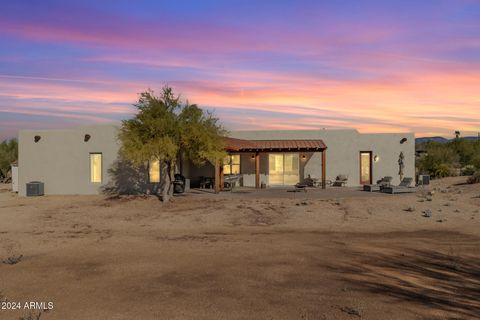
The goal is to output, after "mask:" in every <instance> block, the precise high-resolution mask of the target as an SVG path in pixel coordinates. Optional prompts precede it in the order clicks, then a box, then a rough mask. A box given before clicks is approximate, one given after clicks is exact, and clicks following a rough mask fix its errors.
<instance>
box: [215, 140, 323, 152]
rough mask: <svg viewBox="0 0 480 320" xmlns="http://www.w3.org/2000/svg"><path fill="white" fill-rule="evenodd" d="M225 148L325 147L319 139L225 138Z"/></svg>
mask: <svg viewBox="0 0 480 320" xmlns="http://www.w3.org/2000/svg"><path fill="white" fill-rule="evenodd" d="M224 142H225V150H226V151H229V152H265V151H273V152H282V151H322V150H325V149H327V146H326V145H325V143H324V142H323V141H322V140H320V139H308V140H305V139H303V140H244V139H235V138H228V137H227V138H225V140H224Z"/></svg>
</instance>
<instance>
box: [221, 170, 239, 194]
mask: <svg viewBox="0 0 480 320" xmlns="http://www.w3.org/2000/svg"><path fill="white" fill-rule="evenodd" d="M241 177H242V176H241V175H240V174H230V175H226V176H225V177H224V182H223V188H224V190H230V191H233V188H235V187H236V185H237V182H239V181H240V178H241Z"/></svg>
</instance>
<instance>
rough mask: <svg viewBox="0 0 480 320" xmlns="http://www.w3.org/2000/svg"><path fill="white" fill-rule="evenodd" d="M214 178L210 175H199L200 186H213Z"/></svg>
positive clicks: (205, 187)
mask: <svg viewBox="0 0 480 320" xmlns="http://www.w3.org/2000/svg"><path fill="white" fill-rule="evenodd" d="M214 182H215V179H214V178H211V177H200V188H201V189H207V188H208V189H211V188H213V186H214Z"/></svg>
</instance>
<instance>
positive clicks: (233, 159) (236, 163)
mask: <svg viewBox="0 0 480 320" xmlns="http://www.w3.org/2000/svg"><path fill="white" fill-rule="evenodd" d="M223 173H224V174H239V173H240V155H239V154H229V155H228V156H227V157H226V158H225V159H224V160H223Z"/></svg>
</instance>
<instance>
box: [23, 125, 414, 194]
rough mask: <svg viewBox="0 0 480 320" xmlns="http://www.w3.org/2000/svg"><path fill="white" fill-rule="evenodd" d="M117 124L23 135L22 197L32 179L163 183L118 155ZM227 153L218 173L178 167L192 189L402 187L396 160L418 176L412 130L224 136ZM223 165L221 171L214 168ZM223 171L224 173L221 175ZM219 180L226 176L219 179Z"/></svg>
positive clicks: (56, 187)
mask: <svg viewBox="0 0 480 320" xmlns="http://www.w3.org/2000/svg"><path fill="white" fill-rule="evenodd" d="M117 130H118V125H115V124H111V125H94V126H84V127H79V128H74V129H65V130H22V131H20V132H19V161H18V175H19V181H18V184H19V195H21V196H25V195H26V185H27V183H28V182H31V181H41V182H43V183H44V192H45V194H47V195H53V194H97V193H100V192H103V191H105V190H106V189H108V188H109V186H112V185H117V187H118V184H119V183H121V184H122V185H123V186H122V187H121V188H119V190H123V191H126V192H128V191H129V190H130V189H137V190H141V189H144V190H149V191H154V189H155V185H158V183H161V181H160V180H161V178H160V171H161V170H160V168H159V165H158V163H157V164H155V163H152V164H150V165H149V167H146V168H131V167H128V166H127V165H125V163H123V162H122V160H121V159H120V158H119V148H120V146H119V142H118V140H117ZM226 151H227V152H228V154H229V156H228V158H227V159H226V161H225V162H224V165H223V166H221V167H220V170H219V171H220V173H218V172H216V170H215V165H213V164H210V163H206V164H205V165H204V166H201V167H195V166H194V165H192V164H191V163H190V162H188V161H182V163H181V164H180V165H179V166H178V167H179V169H180V170H181V173H182V174H183V175H184V176H185V177H186V178H187V179H189V183H190V185H191V186H192V187H195V186H198V184H199V183H200V179H201V178H202V177H211V178H214V177H215V176H217V180H218V177H221V176H223V175H228V174H240V175H241V179H240V181H239V182H240V185H242V186H246V187H260V186H265V187H276V186H287V185H295V184H296V183H297V182H300V183H301V182H302V181H304V179H306V178H307V177H311V178H316V179H319V181H322V182H323V183H322V184H323V186H324V185H325V184H326V182H327V181H329V180H330V181H331V180H335V178H336V177H337V176H338V175H344V176H346V177H348V181H347V186H360V185H363V184H370V183H372V182H375V181H376V180H378V179H381V178H382V177H384V176H392V177H393V181H392V183H393V184H398V183H399V182H400V177H399V174H398V173H399V164H398V160H399V156H400V153H403V156H404V160H403V162H404V176H405V177H414V174H415V139H414V135H413V133H381V134H380V133H375V134H362V133H359V132H358V131H356V130H325V129H321V130H274V131H233V132H231V133H230V137H229V138H227V139H226ZM217 168H218V166H217ZM219 174H220V175H219ZM220 180H221V179H220Z"/></svg>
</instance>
